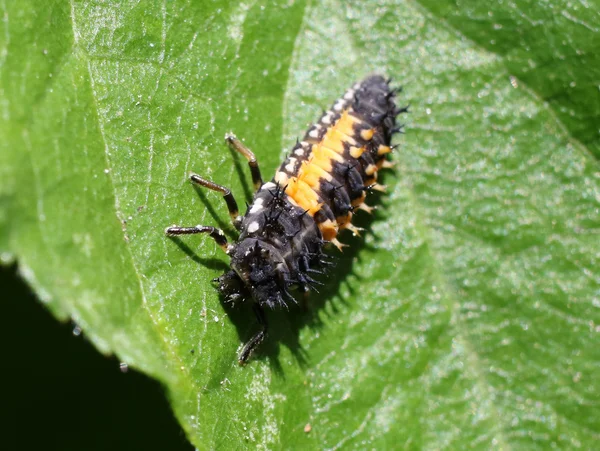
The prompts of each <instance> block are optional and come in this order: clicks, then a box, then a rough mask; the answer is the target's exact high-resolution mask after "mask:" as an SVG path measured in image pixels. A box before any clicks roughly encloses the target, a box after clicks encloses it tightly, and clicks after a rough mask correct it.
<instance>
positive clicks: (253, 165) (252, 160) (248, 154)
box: [225, 133, 263, 191]
mask: <svg viewBox="0 0 600 451" xmlns="http://www.w3.org/2000/svg"><path fill="white" fill-rule="evenodd" d="M225 141H227V144H229V146H230V147H231V148H232V149H233V150H235V151H236V152H239V153H241V154H242V155H243V156H244V157H245V158H246V160H248V166H249V167H250V174H252V183H253V185H254V189H255V190H256V191H258V189H259V188H260V187H261V186H262V184H263V181H262V177H261V175H260V168H259V167H258V161H256V157H255V156H254V153H253V152H252V151H251V150H250V149H248V148H247V147H246V146H245V145H244V144H243V143H242V142H241V141H240V140H239V139H237V138H236V136H235V135H234V134H233V133H228V134H227V135H225Z"/></svg>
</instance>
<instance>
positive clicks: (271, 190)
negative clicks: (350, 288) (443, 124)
mask: <svg viewBox="0 0 600 451" xmlns="http://www.w3.org/2000/svg"><path fill="white" fill-rule="evenodd" d="M346 110H347V111H349V114H351V115H353V116H354V117H356V118H357V119H358V120H359V121H358V124H356V125H355V126H354V130H353V135H352V136H351V138H352V139H354V141H356V143H357V146H356V147H362V146H364V147H365V149H366V151H365V152H364V153H363V155H362V156H361V157H360V158H354V157H352V155H351V146H350V145H348V144H345V145H344V152H343V155H342V156H343V159H344V161H343V162H338V161H334V162H332V171H331V175H332V180H330V181H327V180H321V181H320V188H321V189H320V196H321V198H322V199H321V200H322V207H321V209H320V210H319V211H318V212H317V213H316V214H315V215H314V217H312V216H310V215H309V214H307V212H306V211H304V210H303V209H302V208H300V207H298V206H297V205H295V203H293V202H291V201H290V199H289V197H288V196H287V195H286V194H285V192H284V190H285V187H282V186H279V184H278V183H277V182H276V181H275V179H273V180H272V181H271V182H268V183H265V184H264V185H263V186H262V187H261V188H260V189H259V191H258V192H257V193H256V194H255V196H254V200H253V202H252V204H251V205H250V206H249V207H248V211H247V212H246V214H245V216H244V218H243V220H242V231H241V234H240V238H239V240H238V241H237V242H236V243H235V244H233V245H232V246H231V249H230V250H229V254H230V256H231V269H232V270H231V271H229V272H227V273H225V274H223V275H222V276H221V277H220V278H219V289H220V291H221V292H222V293H223V294H224V295H225V296H226V298H227V299H228V300H230V301H237V300H239V299H244V298H250V297H252V298H253V299H254V301H255V302H257V303H258V304H259V305H260V306H261V307H269V308H275V307H280V306H286V305H287V302H288V301H290V300H293V298H292V296H291V295H290V293H289V291H288V290H289V288H291V287H293V286H297V287H300V289H302V290H308V289H309V288H311V287H313V285H314V284H315V283H317V282H316V281H315V280H313V279H312V277H311V274H312V273H314V272H317V269H318V267H319V266H321V264H322V263H323V257H324V254H323V251H322V248H323V245H324V244H325V242H324V241H323V239H322V235H321V231H320V230H319V227H318V224H320V223H323V222H325V221H327V220H332V221H336V219H337V218H339V217H342V218H343V217H344V216H346V215H347V214H348V213H349V212H350V211H352V210H353V208H354V207H355V206H357V205H359V204H360V203H361V202H362V199H363V198H364V194H365V189H366V187H367V186H368V184H369V183H371V182H373V181H374V180H376V177H377V168H378V165H377V164H378V163H379V162H380V161H381V160H382V159H383V158H385V153H384V152H380V147H381V146H389V145H390V142H391V138H392V134H393V133H394V131H395V124H396V119H395V118H396V115H397V113H398V112H399V111H398V110H397V109H396V105H395V103H394V91H392V90H391V89H390V87H389V85H388V82H387V81H386V80H385V79H384V78H383V77H381V76H378V75H374V76H370V77H368V78H366V79H365V80H364V81H362V82H361V83H359V84H356V85H354V86H353V87H352V88H351V89H349V90H348V91H347V92H346V93H345V95H344V96H343V97H342V98H340V99H339V100H338V101H337V102H335V103H334V105H333V106H332V108H331V109H330V110H329V111H326V112H324V113H323V115H322V117H321V119H320V120H319V121H318V122H317V123H316V124H315V125H313V126H312V127H311V128H309V130H308V132H307V133H306V135H305V136H304V138H303V140H302V142H301V143H297V144H296V146H295V147H294V148H293V149H292V152H291V154H290V155H289V157H288V158H287V159H286V160H285V161H284V162H283V164H282V165H281V167H280V169H279V171H281V172H283V173H284V174H287V175H288V176H290V177H293V176H294V175H295V174H297V171H298V170H299V168H300V167H301V164H302V162H303V161H305V160H307V159H308V158H309V154H310V151H311V146H312V144H315V143H318V142H320V140H321V139H322V138H323V136H324V135H325V133H326V132H327V130H328V129H329V128H330V127H331V126H333V125H334V124H335V123H336V122H337V121H338V120H339V119H340V117H341V114H342V112H343V111H346ZM402 111H403V110H402ZM369 130H372V131H373V136H372V137H371V138H370V139H367V138H369V136H368V133H367V134H366V135H365V136H363V135H361V132H363V131H366V132H368V131H369ZM374 167H375V169H373V168H374ZM353 202H355V203H354V204H353Z"/></svg>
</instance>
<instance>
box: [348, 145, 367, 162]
mask: <svg viewBox="0 0 600 451" xmlns="http://www.w3.org/2000/svg"><path fill="white" fill-rule="evenodd" d="M363 153H365V148H364V147H354V146H352V147H350V155H351V156H352V158H356V159H357V160H358V159H359V158H360V156H361V155H362V154H363Z"/></svg>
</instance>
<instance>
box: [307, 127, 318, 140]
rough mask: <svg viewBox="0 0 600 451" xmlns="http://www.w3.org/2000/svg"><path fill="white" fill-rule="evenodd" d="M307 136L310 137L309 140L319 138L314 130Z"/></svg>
mask: <svg viewBox="0 0 600 451" xmlns="http://www.w3.org/2000/svg"><path fill="white" fill-rule="evenodd" d="M308 136H310V137H311V138H318V137H319V130H317V129H316V128H315V129H313V130H311V131H310V132H309V133H308Z"/></svg>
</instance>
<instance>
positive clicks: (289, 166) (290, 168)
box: [285, 158, 297, 174]
mask: <svg viewBox="0 0 600 451" xmlns="http://www.w3.org/2000/svg"><path fill="white" fill-rule="evenodd" d="M296 161H297V160H296V159H295V158H290V162H289V163H288V164H286V165H285V170H286V171H288V172H289V173H290V174H292V173H293V172H294V166H296Z"/></svg>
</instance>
